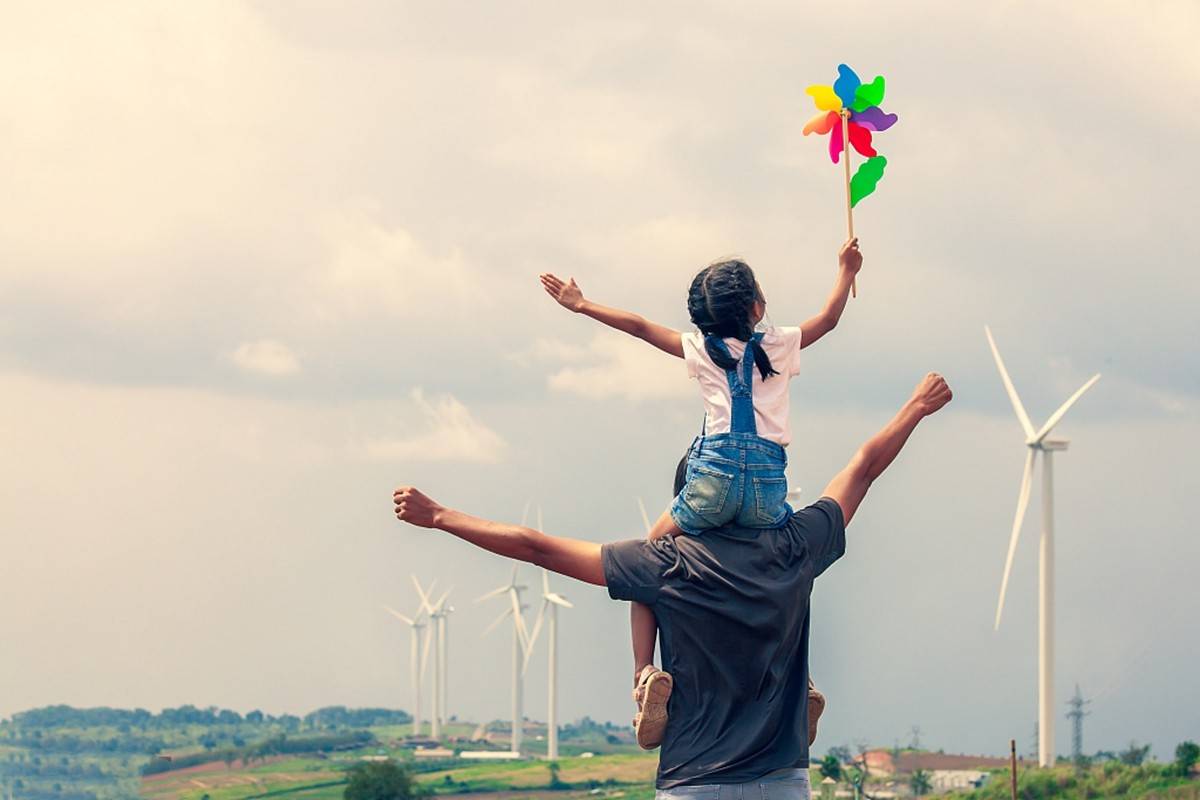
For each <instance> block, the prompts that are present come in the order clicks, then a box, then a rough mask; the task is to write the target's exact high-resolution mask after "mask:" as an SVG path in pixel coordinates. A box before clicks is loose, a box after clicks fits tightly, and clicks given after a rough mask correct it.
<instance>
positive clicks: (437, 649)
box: [412, 575, 454, 739]
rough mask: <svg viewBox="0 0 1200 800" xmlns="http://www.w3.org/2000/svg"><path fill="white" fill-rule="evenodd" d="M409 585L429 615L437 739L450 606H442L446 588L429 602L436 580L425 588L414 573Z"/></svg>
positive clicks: (442, 710) (432, 705)
mask: <svg viewBox="0 0 1200 800" xmlns="http://www.w3.org/2000/svg"><path fill="white" fill-rule="evenodd" d="M412 582H413V586H415V587H416V588H417V595H418V596H420V598H421V610H422V611H424V612H425V613H426V614H428V615H429V632H428V633H427V634H426V639H427V640H429V639H431V640H432V642H431V643H429V642H428V641H427V644H426V647H432V649H433V693H432V697H431V698H430V701H431V702H430V708H431V709H432V711H431V713H430V736H431V737H432V738H434V739H438V738H440V737H441V735H442V725H444V724H445V722H446V678H447V665H446V616H447V615H448V614H449V613H450V611H453V610H454V609H453V608H451V607H450V606H447V605H446V600H447V598H449V597H450V592H451V590H450V589H447V590H446V591H444V592H442V596H441V597H440V598H438V601H437V602H436V603H434V602H431V601H430V598H431V597H432V596H433V587H434V585H436V583H437V581H434V582H433V583H431V584H429V589H424V588H422V587H421V582H420V581H418V580H417V576H416V575H413V576H412Z"/></svg>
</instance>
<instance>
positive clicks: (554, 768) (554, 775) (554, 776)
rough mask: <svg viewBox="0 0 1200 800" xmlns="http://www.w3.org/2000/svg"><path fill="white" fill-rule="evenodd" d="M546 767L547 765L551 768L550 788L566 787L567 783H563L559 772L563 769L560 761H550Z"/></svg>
mask: <svg viewBox="0 0 1200 800" xmlns="http://www.w3.org/2000/svg"><path fill="white" fill-rule="evenodd" d="M546 767H547V769H549V770H550V788H551V789H563V788H565V787H566V784H565V783H563V782H562V779H561V778H559V777H558V773H559V771H560V770H561V769H562V768H561V767H559V766H558V762H557V761H551V762H550V763H548V764H547V765H546Z"/></svg>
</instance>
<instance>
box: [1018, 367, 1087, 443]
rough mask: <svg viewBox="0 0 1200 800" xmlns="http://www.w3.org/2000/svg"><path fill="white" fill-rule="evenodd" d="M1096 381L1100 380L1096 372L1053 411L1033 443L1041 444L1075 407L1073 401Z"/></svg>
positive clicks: (1081, 395)
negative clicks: (1072, 407)
mask: <svg viewBox="0 0 1200 800" xmlns="http://www.w3.org/2000/svg"><path fill="white" fill-rule="evenodd" d="M1098 380H1100V373H1098V372H1097V373H1096V374H1095V375H1093V376H1092V378H1091V380H1089V381H1088V382H1087V383H1085V384H1084V385H1083V386H1080V387H1079V391H1077V392H1075V394H1073V395H1071V396H1070V397H1069V398H1067V402H1065V403H1063V404H1062V405H1061V406H1059V407H1058V411H1055V412H1054V413H1053V414H1051V415H1050V419H1048V420H1046V424H1045V425H1043V426H1042V429H1041V430H1040V431H1038V432H1037V435H1036V436H1034V437H1033V440H1034V441H1035V442H1041V441H1042V440H1043V439H1045V438H1046V437H1047V436H1049V435H1050V431H1051V430H1052V429H1053V428H1054V426H1055V425H1057V424H1058V423H1059V422H1060V421H1062V418H1063V415H1064V414H1066V413H1067V411H1068V410H1069V409H1070V408H1071V406H1073V405H1075V401H1076V400H1078V399H1079V398H1081V397H1083V393H1084V392H1086V391H1087V390H1088V389H1090V388H1092V386H1094V385H1095V384H1096V381H1098Z"/></svg>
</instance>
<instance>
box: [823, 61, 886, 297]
mask: <svg viewBox="0 0 1200 800" xmlns="http://www.w3.org/2000/svg"><path fill="white" fill-rule="evenodd" d="M804 91H805V93H806V94H808V95H810V96H811V97H812V99H813V102H815V103H816V104H817V109H818V111H817V115H816V116H815V117H813V118H812V119H810V120H809V121H808V123H807V124H806V125H805V126H804V135H805V136H807V135H808V134H810V133H820V134H825V133H828V134H831V135H830V137H829V157H830V159H832V160H833V163H835V164H836V163H838V158H839V157H840V156H841V155H842V153H845V154H846V155H845V159H844V160H843V164H844V165H845V167H846V227H847V229H848V231H849V235H850V238H854V213H853V211H852V209H853V208H854V206H856V205H858V201H859V200H862V199H863V198H864V197H866V196H867V195H869V194H871V193H872V192H874V191H875V187H876V186H878V185H879V181H880V179H881V178H882V177H883V170H884V167H886V166H887V159H886V158H884V157H883V156H881V155H879V154H878V153H877V152H876V151H875V147H874V145H872V143H871V133H872V132H876V133H877V132H879V131H886V130H887V129H888V128H890V127H892V126H893V125H895V124H896V120H897V119H898V117H897V116H896V115H895V114H888V113H886V112H884V110H883V109H882V108H880V107H879V104H880V103H881V102H883V91H884V82H883V76H882V75H876V76H875V80H873V81H871V82H870V83H863V82H862V81H861V80H859V77H858V75H857V74H856V73H855V72H854V70H852V69H850V67H848V66H846V65H845V64H838V79H837V80H836V81H834V82H833V86H809V87H808V88H807V89H805V90H804ZM851 147H853V148H854V149H855V150H857V151H858V153H859V155H862V156H866V159H867V160H866V161H864V162H863V163H862V164H860V165H859V167H858V170H857V171H856V172H855V173H854V177H853V178H852V177H850V148H851ZM855 295H856V296H857V287H855Z"/></svg>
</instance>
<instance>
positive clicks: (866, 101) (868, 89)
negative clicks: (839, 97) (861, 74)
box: [846, 75, 884, 111]
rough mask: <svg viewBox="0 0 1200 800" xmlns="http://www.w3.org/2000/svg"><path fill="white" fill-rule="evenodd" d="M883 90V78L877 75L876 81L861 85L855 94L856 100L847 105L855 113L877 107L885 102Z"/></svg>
mask: <svg viewBox="0 0 1200 800" xmlns="http://www.w3.org/2000/svg"><path fill="white" fill-rule="evenodd" d="M883 89H884V83H883V76H882V75H876V76H875V80H873V81H871V82H870V83H864V84H861V85H860V86H859V87H858V88H857V90H855V92H854V99H853V100H851V101H850V102H849V103H846V105H848V106H850V108H851V110H853V111H865V110H866V109H868V108H870V107H871V106H877V105H879V104H880V103H882V102H883Z"/></svg>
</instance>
